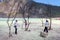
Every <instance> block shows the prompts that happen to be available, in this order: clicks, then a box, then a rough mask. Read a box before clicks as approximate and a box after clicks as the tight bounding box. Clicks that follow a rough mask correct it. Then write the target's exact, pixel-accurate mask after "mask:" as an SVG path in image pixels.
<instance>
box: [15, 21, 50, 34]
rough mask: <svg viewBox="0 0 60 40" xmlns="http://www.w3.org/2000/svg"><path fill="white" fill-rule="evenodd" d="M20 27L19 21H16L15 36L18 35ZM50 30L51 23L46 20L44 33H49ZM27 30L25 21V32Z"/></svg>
mask: <svg viewBox="0 0 60 40" xmlns="http://www.w3.org/2000/svg"><path fill="white" fill-rule="evenodd" d="M18 25H19V23H18V20H16V21H15V22H14V28H15V34H17V27H18ZM48 28H49V22H48V20H46V22H45V28H44V32H46V33H48ZM26 30H27V21H26V20H25V31H26Z"/></svg>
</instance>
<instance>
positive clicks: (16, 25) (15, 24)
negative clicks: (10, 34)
mask: <svg viewBox="0 0 60 40" xmlns="http://www.w3.org/2000/svg"><path fill="white" fill-rule="evenodd" d="M17 27H18V20H16V21H15V22H14V28H15V34H17Z"/></svg>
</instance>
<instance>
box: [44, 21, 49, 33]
mask: <svg viewBox="0 0 60 40" xmlns="http://www.w3.org/2000/svg"><path fill="white" fill-rule="evenodd" d="M48 28H49V22H48V20H46V22H45V28H44V32H46V33H48Z"/></svg>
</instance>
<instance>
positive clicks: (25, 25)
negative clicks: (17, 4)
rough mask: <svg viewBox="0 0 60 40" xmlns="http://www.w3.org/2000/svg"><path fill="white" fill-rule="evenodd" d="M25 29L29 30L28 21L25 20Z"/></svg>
mask: <svg viewBox="0 0 60 40" xmlns="http://www.w3.org/2000/svg"><path fill="white" fill-rule="evenodd" d="M25 31H27V21H26V20H25Z"/></svg>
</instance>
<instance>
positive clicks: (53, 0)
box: [34, 0, 60, 6]
mask: <svg viewBox="0 0 60 40" xmlns="http://www.w3.org/2000/svg"><path fill="white" fill-rule="evenodd" d="M34 1H35V2H38V3H45V4H50V5H54V6H60V0H34Z"/></svg>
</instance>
